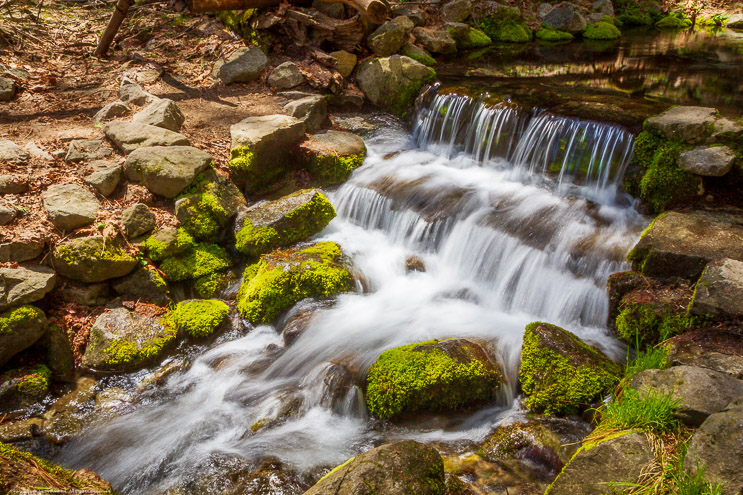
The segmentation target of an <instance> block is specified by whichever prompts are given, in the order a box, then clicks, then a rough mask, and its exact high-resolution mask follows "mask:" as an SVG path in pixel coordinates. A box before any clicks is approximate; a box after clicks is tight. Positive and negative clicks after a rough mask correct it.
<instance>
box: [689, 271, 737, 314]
mask: <svg viewBox="0 0 743 495" xmlns="http://www.w3.org/2000/svg"><path fill="white" fill-rule="evenodd" d="M689 311H690V312H691V313H692V314H695V315H700V316H704V315H710V316H720V315H722V316H727V317H740V316H743V262H741V261H737V260H731V259H729V258H725V259H721V260H715V261H712V262H711V263H709V264H707V266H706V267H705V268H704V273H702V276H701V277H700V278H699V281H698V282H697V285H696V287H695V288H694V299H693V300H692V301H691V308H690V309H689Z"/></svg>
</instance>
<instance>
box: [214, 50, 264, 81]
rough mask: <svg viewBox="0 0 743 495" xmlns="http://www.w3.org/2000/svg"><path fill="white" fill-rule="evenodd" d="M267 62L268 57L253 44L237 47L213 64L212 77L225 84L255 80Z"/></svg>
mask: <svg viewBox="0 0 743 495" xmlns="http://www.w3.org/2000/svg"><path fill="white" fill-rule="evenodd" d="M267 63H268V58H266V55H265V54H264V53H263V50H261V49H260V48H258V47H255V46H246V47H242V48H238V49H237V50H235V51H234V52H233V53H232V54H230V55H229V56H228V57H227V58H225V59H220V60H218V61H217V62H216V63H215V64H214V69H213V70H212V77H214V78H217V79H219V80H221V81H222V82H223V83H225V84H232V83H235V82H251V81H255V80H256V79H258V77H259V76H260V75H261V71H262V70H263V69H264V68H265V67H266V64H267Z"/></svg>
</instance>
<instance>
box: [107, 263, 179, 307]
mask: <svg viewBox="0 0 743 495" xmlns="http://www.w3.org/2000/svg"><path fill="white" fill-rule="evenodd" d="M112 285H113V289H114V291H116V293H117V294H119V295H120V296H122V297H124V298H126V299H129V300H134V301H140V300H141V301H146V302H148V303H152V304H156V305H158V306H167V305H168V304H170V302H171V300H170V291H169V290H168V284H167V282H165V279H164V278H163V277H162V276H161V275H160V273H158V271H157V270H155V269H154V268H152V267H145V266H142V267H139V268H137V269H136V270H134V272H132V273H131V274H129V275H127V276H126V277H124V278H122V279H120V280H117V281H116V282H115V283H113V284H112Z"/></svg>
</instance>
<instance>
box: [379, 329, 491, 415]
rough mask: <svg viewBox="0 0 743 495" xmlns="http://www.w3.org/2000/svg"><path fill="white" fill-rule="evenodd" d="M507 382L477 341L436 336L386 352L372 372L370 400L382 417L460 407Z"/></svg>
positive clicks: (470, 403)
mask: <svg viewBox="0 0 743 495" xmlns="http://www.w3.org/2000/svg"><path fill="white" fill-rule="evenodd" d="M502 382H503V372H502V370H501V368H500V365H499V364H498V363H497V362H495V361H493V360H491V359H490V358H489V357H488V355H487V353H486V352H485V350H484V349H483V347H482V346H481V345H480V344H478V343H477V342H475V341H472V340H467V339H450V340H431V341H428V342H421V343H419V344H411V345H406V346H402V347H396V348H394V349H390V350H388V351H385V352H383V353H382V354H381V355H380V356H379V358H378V359H377V361H376V362H375V363H374V364H373V365H372V367H371V368H370V369H369V372H368V374H367V389H366V404H367V407H368V408H369V412H370V413H372V414H374V415H375V416H378V417H380V418H393V417H396V416H400V415H402V414H406V413H413V412H418V411H432V412H435V411H456V410H458V409H463V408H465V407H467V406H469V405H472V404H475V403H478V402H483V401H487V400H490V399H492V398H493V397H494V396H495V393H496V391H497V390H498V388H499V387H500V385H501V384H502Z"/></svg>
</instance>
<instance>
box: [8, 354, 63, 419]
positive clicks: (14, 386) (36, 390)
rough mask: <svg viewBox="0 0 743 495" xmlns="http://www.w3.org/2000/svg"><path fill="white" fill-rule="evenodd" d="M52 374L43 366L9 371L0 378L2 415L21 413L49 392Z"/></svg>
mask: <svg viewBox="0 0 743 495" xmlns="http://www.w3.org/2000/svg"><path fill="white" fill-rule="evenodd" d="M50 379H51V372H50V371H49V368H47V367H46V366H44V365H43V364H41V365H37V366H33V367H31V366H25V367H23V368H16V369H12V370H9V371H7V372H5V373H3V374H2V376H1V377H0V413H10V412H14V411H19V410H22V409H26V408H28V407H30V406H32V405H33V404H34V403H36V402H39V401H40V400H41V399H43V398H44V397H45V396H46V394H47V393H48V392H49V381H50Z"/></svg>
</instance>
